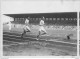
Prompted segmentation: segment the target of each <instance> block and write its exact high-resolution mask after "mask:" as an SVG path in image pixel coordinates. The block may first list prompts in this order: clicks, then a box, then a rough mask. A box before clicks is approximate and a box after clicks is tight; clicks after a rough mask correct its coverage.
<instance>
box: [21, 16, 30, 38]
mask: <svg viewBox="0 0 80 59" xmlns="http://www.w3.org/2000/svg"><path fill="white" fill-rule="evenodd" d="M29 19H30V17H28V18H27V19H26V20H25V26H24V28H23V33H22V35H21V37H22V38H23V36H24V35H25V34H26V32H31V30H30V28H29V26H28V25H29Z"/></svg>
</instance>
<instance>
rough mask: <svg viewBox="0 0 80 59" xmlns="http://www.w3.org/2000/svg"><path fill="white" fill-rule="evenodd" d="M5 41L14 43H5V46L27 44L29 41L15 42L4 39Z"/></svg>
mask: <svg viewBox="0 0 80 59" xmlns="http://www.w3.org/2000/svg"><path fill="white" fill-rule="evenodd" d="M3 41H6V42H12V43H13V44H10V45H3V46H11V45H18V44H27V43H24V42H22V43H21V42H14V41H8V40H3Z"/></svg>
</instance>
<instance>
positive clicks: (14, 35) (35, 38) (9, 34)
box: [3, 34, 37, 39]
mask: <svg viewBox="0 0 80 59" xmlns="http://www.w3.org/2000/svg"><path fill="white" fill-rule="evenodd" d="M3 35H7V34H3ZM8 36H14V37H21V36H16V35H10V34H9V35H8ZM7 38H9V37H7ZM25 38H31V37H25ZM31 39H33V38H31ZM34 39H37V38H34Z"/></svg>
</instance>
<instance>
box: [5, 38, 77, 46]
mask: <svg viewBox="0 0 80 59" xmlns="http://www.w3.org/2000/svg"><path fill="white" fill-rule="evenodd" d="M6 38H9V37H6ZM26 38H27V37H26ZM29 38H30V37H29ZM9 39H16V38H9ZM30 39H36V38H30ZM36 40H37V39H36ZM37 41H38V40H37ZM45 41H46V40H45ZM49 41H51V40H49ZM53 42H56V43H63V44H72V45H77V43H69V42H64V41H57V40H54V41H53Z"/></svg>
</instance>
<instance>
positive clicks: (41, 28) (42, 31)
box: [8, 17, 73, 40]
mask: <svg viewBox="0 0 80 59" xmlns="http://www.w3.org/2000/svg"><path fill="white" fill-rule="evenodd" d="M44 19H45V18H44V17H41V19H40V22H39V30H38V35H37V40H38V39H39V38H40V36H41V35H44V34H47V31H46V30H45V28H44V24H45V23H44ZM29 20H30V17H27V18H26V20H25V26H24V27H23V32H22V34H21V38H23V37H24V35H26V33H27V32H31V28H30V27H29ZM8 26H9V30H11V22H9V23H8ZM71 36H73V34H69V35H67V39H68V40H69V39H70V37H71Z"/></svg>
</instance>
